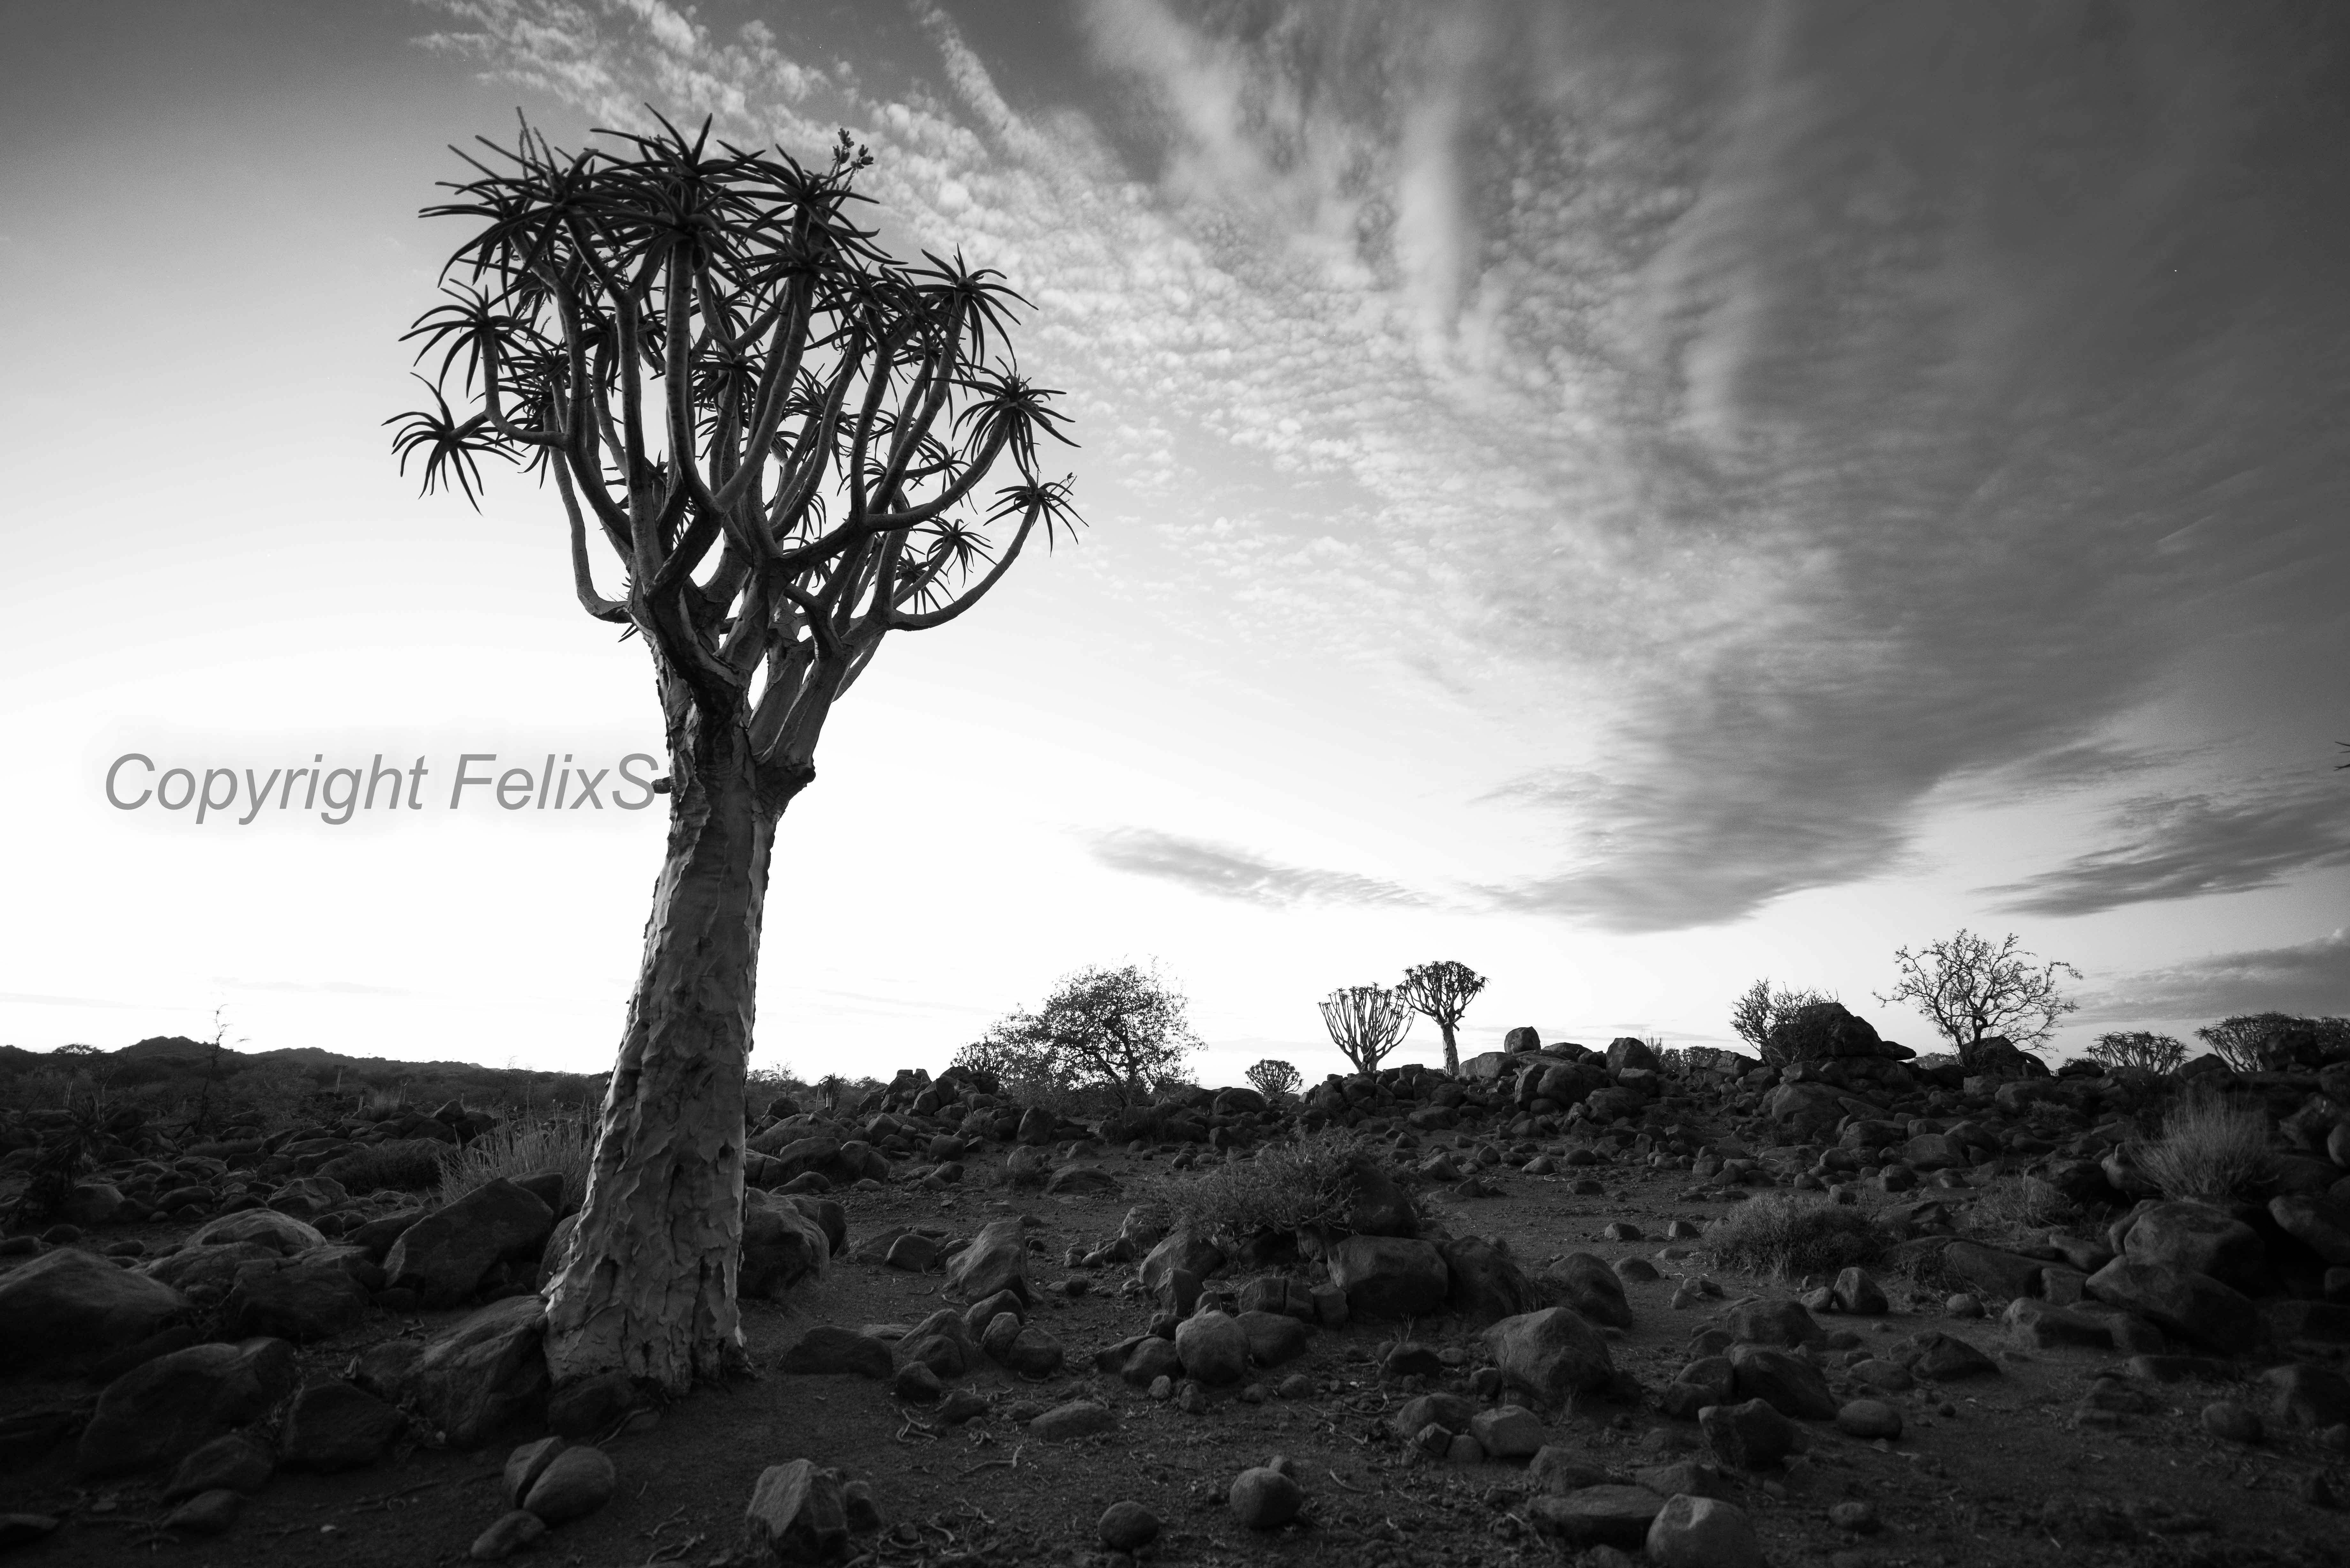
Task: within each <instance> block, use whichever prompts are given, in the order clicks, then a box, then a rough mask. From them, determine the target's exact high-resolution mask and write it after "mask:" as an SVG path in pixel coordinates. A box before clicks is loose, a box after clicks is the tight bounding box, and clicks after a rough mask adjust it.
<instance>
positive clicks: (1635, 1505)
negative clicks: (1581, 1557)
mask: <svg viewBox="0 0 2350 1568" xmlns="http://www.w3.org/2000/svg"><path fill="white" fill-rule="evenodd" d="M1664 1506H1665V1500H1664V1499H1663V1498H1660V1497H1659V1496H1658V1495H1657V1494H1656V1493H1655V1492H1652V1491H1650V1490H1648V1488H1647V1487H1643V1486H1615V1485H1601V1486H1586V1487H1583V1488H1580V1489H1578V1490H1574V1491H1569V1492H1544V1493H1542V1494H1540V1495H1539V1496H1537V1497H1535V1498H1534V1500H1533V1501H1530V1502H1529V1503H1528V1504H1527V1505H1526V1513H1527V1517H1529V1518H1530V1519H1532V1520H1533V1521H1534V1529H1535V1530H1537V1531H1539V1532H1542V1533H1543V1534H1544V1535H1548V1536H1553V1537H1555V1538H1556V1539H1557V1541H1558V1542H1559V1544H1560V1545H1561V1546H1563V1547H1565V1548H1566V1549H1567V1550H1568V1551H1570V1552H1583V1551H1586V1550H1588V1549H1590V1548H1592V1547H1595V1546H1613V1547H1615V1548H1617V1550H1618V1551H1636V1552H1637V1551H1638V1550H1640V1549H1641V1547H1642V1545H1643V1544H1644V1543H1645V1542H1647V1540H1648V1529H1649V1526H1650V1525H1652V1524H1654V1523H1655V1522H1656V1519H1657V1515H1658V1514H1659V1513H1660V1512H1662V1511H1664Z"/></svg>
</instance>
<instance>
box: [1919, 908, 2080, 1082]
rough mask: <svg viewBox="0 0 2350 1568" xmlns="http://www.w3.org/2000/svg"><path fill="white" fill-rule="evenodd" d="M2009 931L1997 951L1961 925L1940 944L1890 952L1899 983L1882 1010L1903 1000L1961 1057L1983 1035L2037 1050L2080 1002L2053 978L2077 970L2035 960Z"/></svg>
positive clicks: (2077, 972) (2075, 975)
mask: <svg viewBox="0 0 2350 1568" xmlns="http://www.w3.org/2000/svg"><path fill="white" fill-rule="evenodd" d="M2033 957H2034V955H2033V954H2032V953H2029V952H2026V951H2024V950H2023V947H2022V938H2021V937H2018V936H2017V935H2015V934H2014V933H2013V932H2012V931H2011V932H2009V933H2008V934H2007V936H2005V937H2004V938H2002V940H2000V941H1999V943H1998V944H1997V945H1996V946H1994V945H1993V944H1992V943H1991V940H1990V939H1989V938H1986V937H1980V936H1977V935H1975V934H1974V933H1973V932H1972V931H1970V930H1967V929H1963V928H1961V929H1960V931H1959V933H1958V934H1957V935H1956V936H1954V937H1951V938H1950V939H1949V940H1945V941H1939V942H1934V943H1931V944H1929V946H1928V947H1926V948H1925V949H1924V950H1922V951H1919V952H1916V953H1913V952H1911V951H1910V950H1908V948H1898V949H1896V950H1894V954H1893V961H1894V964H1895V967H1896V968H1897V970H1898V971H1899V977H1900V978H1899V980H1898V981H1897V982H1896V984H1895V985H1894V987H1893V990H1892V991H1891V992H1878V993H1877V1001H1879V1002H1884V1003H1885V1004H1886V1005H1887V1006H1888V1007H1889V1006H1892V1005H1894V1004H1895V1003H1898V1002H1908V1003H1910V1004H1911V1005H1913V1006H1915V1007H1916V1008H1917V1009H1918V1012H1923V1013H1924V1014H1925V1015H1926V1016H1927V1018H1929V1020H1931V1021H1932V1023H1933V1025H1934V1027H1935V1028H1936V1029H1938V1030H1939V1031H1940V1032H1941V1033H1942V1034H1943V1036H1944V1037H1945V1038H1947V1039H1948V1040H1949V1041H1950V1044H1953V1045H1955V1046H1957V1047H1959V1049H1960V1052H1961V1053H1963V1052H1964V1051H1965V1050H1966V1049H1967V1048H1968V1047H1970V1046H1971V1045H1973V1044H1976V1043H1977V1042H1978V1041H1981V1040H1982V1039H1984V1038H1986V1037H1987V1036H1990V1035H1993V1034H1999V1035H2004V1036H2006V1037H2007V1038H2008V1039H2009V1040H2010V1041H2012V1042H2013V1043H2014V1044H2017V1045H2020V1046H2023V1047H2025V1048H2027V1049H2037V1048H2039V1046H2040V1045H2041V1044H2042V1043H2043V1042H2044V1041H2045V1040H2046V1039H2047V1038H2048V1037H2049V1036H2050V1035H2052V1034H2054V1033H2056V1022H2057V1020H2058V1019H2060V1018H2062V1017H2064V1014H2066V1013H2067V1012H2074V1011H2075V1010H2076V1009H2078V1008H2079V1006H2080V1005H2081V1004H2080V1003H2079V1002H2073V1001H2070V1000H2068V999H2067V998H2066V997H2065V996H2064V994H2063V993H2062V992H2060V991H2059V990H2058V989H2057V984H2056V977H2057V976H2058V975H2060V974H2069V975H2071V976H2072V977H2073V978H2074V980H2078V979H2080V978H2081V971H2079V970H2077V969H2074V967H2073V966H2072V965H2071V964H2069V963H2064V962H2062V961H2049V962H2047V963H2035V962H2034V961H2033Z"/></svg>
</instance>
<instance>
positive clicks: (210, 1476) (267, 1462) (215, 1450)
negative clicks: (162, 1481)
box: [163, 1432, 277, 1502]
mask: <svg viewBox="0 0 2350 1568" xmlns="http://www.w3.org/2000/svg"><path fill="white" fill-rule="evenodd" d="M276 1469H277V1461H276V1459H274V1458H273V1457H271V1455H270V1452H269V1448H268V1445H266V1444H265V1443H262V1442H260V1441H258V1440H257V1439H255V1438H249V1437H246V1436H245V1435H244V1433H242V1432H231V1433H230V1434H229V1435H228V1436H226V1437H224V1438H213V1440H212V1441H211V1442H209V1443H206V1444H204V1445H203V1447H201V1448H199V1449H196V1450H195V1451H194V1452H192V1453H191V1454H190V1455H188V1457H187V1458H186V1459H182V1460H181V1461H180V1463H179V1467H178V1468H177V1469H174V1470H172V1480H171V1483H170V1484H169V1485H167V1486H165V1487H164V1489H163V1501H165V1502H178V1501H181V1500H182V1498H191V1497H194V1496H196V1495H197V1494H198V1493H200V1492H207V1491H237V1492H245V1493H248V1494H249V1493H252V1492H256V1491H259V1490H261V1489H262V1487H263V1486H264V1485H265V1484H266V1483H267V1482H268V1480H269V1478H270V1477H271V1476H272V1475H273V1474H275V1473H276Z"/></svg>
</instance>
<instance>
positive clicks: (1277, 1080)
mask: <svg viewBox="0 0 2350 1568" xmlns="http://www.w3.org/2000/svg"><path fill="white" fill-rule="evenodd" d="M1248 1081H1249V1085H1250V1086H1251V1087H1252V1088H1253V1089H1255V1090H1256V1092H1257V1093H1258V1094H1260V1095H1263V1096H1264V1097H1265V1100H1266V1102H1267V1103H1268V1104H1271V1105H1275V1106H1283V1105H1287V1104H1288V1103H1289V1102H1290V1101H1291V1100H1292V1099H1294V1098H1295V1097H1296V1095H1297V1091H1298V1090H1299V1089H1300V1088H1302V1087H1304V1086H1305V1077H1304V1075H1301V1074H1300V1073H1299V1072H1298V1071H1297V1069H1296V1068H1295V1067H1293V1066H1291V1065H1290V1064H1288V1063H1286V1062H1284V1061H1282V1060H1280V1059H1279V1058H1277V1057H1273V1056H1267V1057H1266V1058H1265V1059H1264V1060H1263V1061H1262V1062H1259V1063H1258V1064H1256V1065H1255V1066H1253V1067H1251V1068H1250V1069H1249V1070H1248Z"/></svg>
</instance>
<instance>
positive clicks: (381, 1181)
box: [321, 1137, 480, 1197]
mask: <svg viewBox="0 0 2350 1568" xmlns="http://www.w3.org/2000/svg"><path fill="white" fill-rule="evenodd" d="M448 1153H449V1146H448V1145H447V1144H444V1143H442V1142H440V1141H438V1140H437V1139H433V1138H429V1137H411V1138H395V1139H393V1140H392V1141H390V1143H376V1144H362V1145H361V1146H360V1147H358V1148H355V1149H353V1150H351V1152H350V1153H348V1154H344V1155H338V1156H336V1157H335V1158H333V1159H332V1160H330V1161H328V1164H327V1166H326V1168H325V1169H324V1170H323V1171H322V1172H321V1174H323V1175H327V1176H331V1177H333V1178H334V1179H336V1180H337V1181H339V1182H341V1183H342V1184H343V1189H344V1190H345V1191H347V1192H349V1193H350V1194H352V1195H353V1196H354V1197H357V1196H359V1195H361V1194H364V1193H369V1192H381V1191H384V1190H386V1189H390V1190H393V1191H399V1192H422V1191H424V1190H425V1189H428V1188H433V1187H438V1186H440V1185H441V1179H442V1174H443V1171H442V1162H443V1158H444V1157H445V1156H446V1155H447V1154H448ZM475 1185H476V1186H478V1185H480V1184H479V1183H475Z"/></svg>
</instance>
